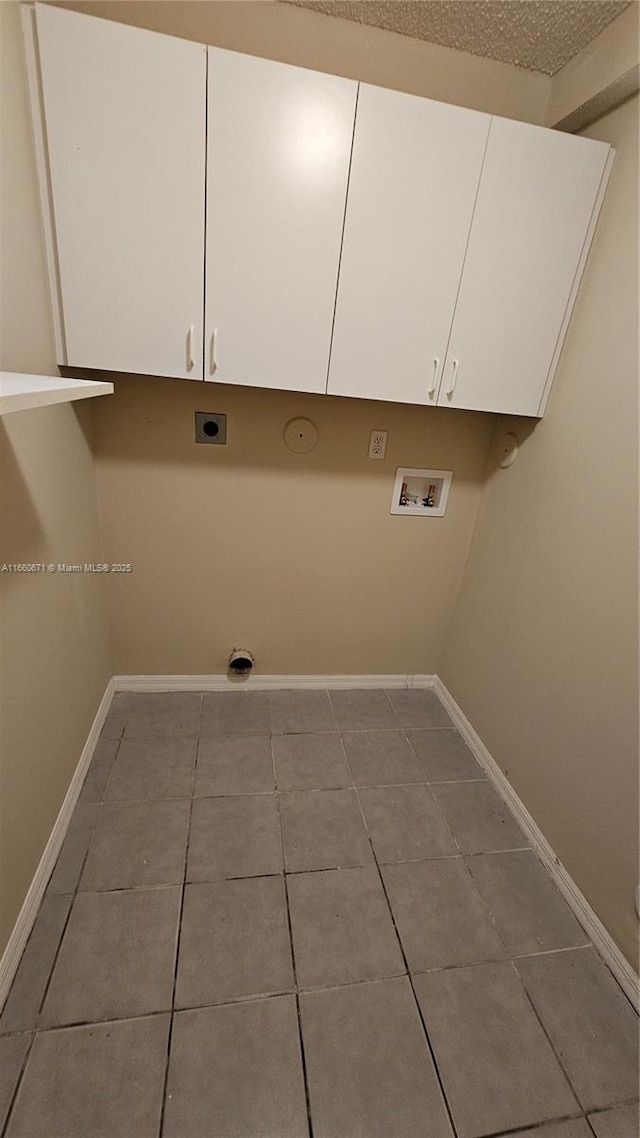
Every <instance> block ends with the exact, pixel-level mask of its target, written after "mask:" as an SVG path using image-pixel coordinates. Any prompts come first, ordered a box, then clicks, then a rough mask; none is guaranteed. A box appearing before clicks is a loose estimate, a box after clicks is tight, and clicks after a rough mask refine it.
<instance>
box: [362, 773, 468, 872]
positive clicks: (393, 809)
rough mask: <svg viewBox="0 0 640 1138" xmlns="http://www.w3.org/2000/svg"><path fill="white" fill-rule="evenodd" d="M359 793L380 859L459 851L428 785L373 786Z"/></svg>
mask: <svg viewBox="0 0 640 1138" xmlns="http://www.w3.org/2000/svg"><path fill="white" fill-rule="evenodd" d="M358 794H359V798H360V802H361V804H362V809H363V812H364V816H365V819H366V823H367V827H368V829H369V834H370V836H371V840H372V842H373V848H374V849H375V851H376V856H377V858H378V860H379V861H382V862H386V861H410V860H412V859H413V858H425V857H448V856H450V855H454V854H457V853H458V847H457V845H456V843H455V842H454V840H453V837H452V834H451V831H450V829H449V827H448V826H447V823H446V822H445V820H444V818H443V816H442V811H441V810H440V808H439V806H438V804H437V802H436V801H435V799H434V797H433V795H432V793H431V791H430V790H429V787H428V786H420V785H417V786H383V787H369V788H367V789H363V790H360V791H359V792H358Z"/></svg>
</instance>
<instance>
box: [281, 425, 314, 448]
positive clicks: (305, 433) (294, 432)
mask: <svg viewBox="0 0 640 1138" xmlns="http://www.w3.org/2000/svg"><path fill="white" fill-rule="evenodd" d="M283 438H284V442H285V446H287V447H288V448H289V450H291V451H293V452H294V454H308V453H309V451H311V450H315V448H316V446H317V445H318V428H317V427H316V425H315V423H312V422H311V419H290V420H289V422H288V423H287V425H286V426H285V428H284V431H283Z"/></svg>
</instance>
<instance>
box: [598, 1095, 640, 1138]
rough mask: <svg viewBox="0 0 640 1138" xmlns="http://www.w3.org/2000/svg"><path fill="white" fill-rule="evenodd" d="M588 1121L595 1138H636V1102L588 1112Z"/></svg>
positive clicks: (639, 1119) (638, 1122)
mask: <svg viewBox="0 0 640 1138" xmlns="http://www.w3.org/2000/svg"><path fill="white" fill-rule="evenodd" d="M589 1122H590V1123H591V1126H592V1127H593V1132H594V1134H595V1136H596V1138H638V1134H639V1133H640V1115H639V1112H638V1103H637V1102H634V1103H631V1104H630V1105H629V1106H616V1107H614V1108H613V1110H605V1111H602V1113H601V1114H590V1115H589Z"/></svg>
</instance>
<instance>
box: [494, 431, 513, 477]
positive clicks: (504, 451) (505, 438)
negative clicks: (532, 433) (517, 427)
mask: <svg viewBox="0 0 640 1138" xmlns="http://www.w3.org/2000/svg"><path fill="white" fill-rule="evenodd" d="M517 454H518V439H517V437H516V435H514V434H513V432H512V431H508V432H507V434H505V435H501V437H500V438H499V439H498V443H497V446H496V458H497V460H498V466H500V467H502V469H503V470H505V469H506V468H507V467H508V466H511V465H512V463H513V462H515V460H516V456H517Z"/></svg>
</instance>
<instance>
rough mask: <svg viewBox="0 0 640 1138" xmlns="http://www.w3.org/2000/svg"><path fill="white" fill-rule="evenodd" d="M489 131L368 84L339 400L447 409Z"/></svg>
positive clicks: (345, 262) (356, 161)
mask: <svg viewBox="0 0 640 1138" xmlns="http://www.w3.org/2000/svg"><path fill="white" fill-rule="evenodd" d="M489 123H490V118H489V116H488V115H484V114H478V113H476V112H474V111H466V110H462V109H460V108H459V107H452V106H448V105H446V104H444V103H435V102H433V101H432V100H430V99H423V98H418V97H417V96H414V95H404V94H399V93H398V92H395V91H387V90H383V89H381V88H378V87H369V86H366V85H364V84H362V85H361V87H360V93H359V97H358V109H357V115H356V130H355V136H354V145H353V157H352V162H351V175H350V178H349V195H348V202H347V213H346V220H345V231H344V241H343V247H342V258H341V262H340V280H339V284H338V299H337V305H336V320H335V328H334V336H333V345H332V349H331V366H330V369H329V386H328V391H329V392H330V393H331V394H336V395H353V396H360V397H364V398H369V399H389V400H397V401H399V402H407V403H434V402H435V401H436V398H437V387H438V383H439V381H440V377H441V374H442V365H443V363H444V355H445V352H446V347H447V339H448V336H449V331H450V328H451V319H452V316H453V310H454V305H455V299H456V292H457V289H458V285H459V283H460V274H461V271H462V262H463V258H464V250H465V245H466V242H467V237H468V233H469V226H470V224H471V216H472V212H473V203H474V200H475V195H476V192H477V188H478V182H479V178H480V169H481V166H482V156H483V153H484V148H485V145H486V139H487V133H488V130H489ZM435 360H437V361H439V362H438V363H434V361H435Z"/></svg>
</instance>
